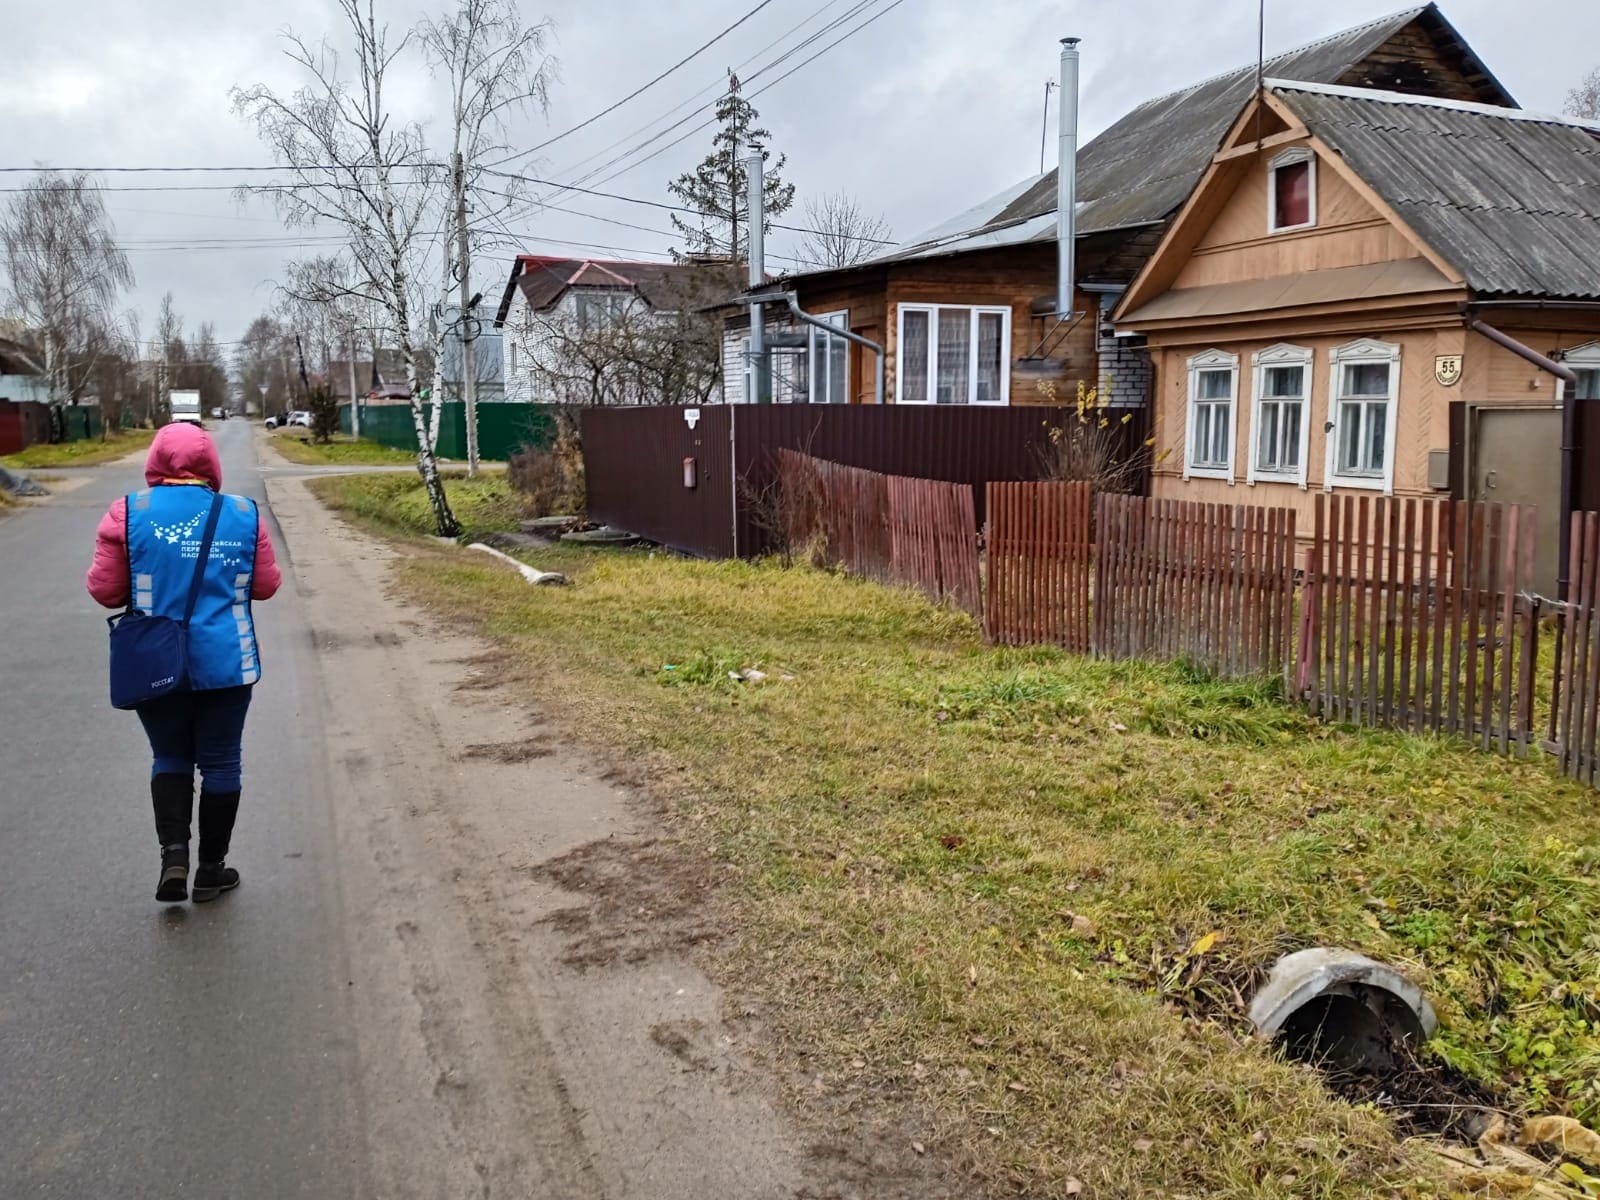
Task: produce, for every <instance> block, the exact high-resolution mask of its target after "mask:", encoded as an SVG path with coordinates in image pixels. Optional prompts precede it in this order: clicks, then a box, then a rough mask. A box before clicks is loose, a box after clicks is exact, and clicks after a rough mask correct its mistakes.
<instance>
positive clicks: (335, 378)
mask: <svg viewBox="0 0 1600 1200" xmlns="http://www.w3.org/2000/svg"><path fill="white" fill-rule="evenodd" d="M432 364H433V355H432V353H431V352H430V351H428V350H419V351H417V373H418V375H419V376H420V377H421V379H422V386H423V387H427V386H429V383H430V382H431V380H432V377H433V366H432ZM350 367H351V364H350V360H349V359H347V358H336V359H332V360H330V361H329V363H328V372H327V376H326V379H327V384H328V387H329V388H330V389H331V390H332V391H333V395H334V398H335V399H337V400H338V402H339V403H340V404H348V403H350V385H351V378H352V374H351V369H350ZM354 380H355V394H356V395H358V396H360V397H361V400H362V403H364V404H409V403H410V402H411V388H410V385H409V384H408V383H407V382H406V363H405V356H404V355H403V354H402V353H401V352H400V351H399V350H398V349H392V348H390V347H380V348H379V349H378V350H377V366H376V368H374V365H373V360H372V358H371V357H370V356H369V357H367V358H358V359H356V360H355V371H354Z"/></svg>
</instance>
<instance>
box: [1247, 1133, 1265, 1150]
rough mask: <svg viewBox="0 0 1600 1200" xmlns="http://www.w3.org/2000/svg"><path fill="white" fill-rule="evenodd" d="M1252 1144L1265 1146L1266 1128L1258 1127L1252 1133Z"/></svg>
mask: <svg viewBox="0 0 1600 1200" xmlns="http://www.w3.org/2000/svg"><path fill="white" fill-rule="evenodd" d="M1250 1144H1251V1145H1252V1146H1258V1147H1259V1146H1265V1145H1266V1144H1267V1131H1266V1130H1265V1129H1258V1130H1256V1131H1255V1132H1254V1133H1252V1134H1251V1135H1250Z"/></svg>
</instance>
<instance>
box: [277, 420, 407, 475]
mask: <svg viewBox="0 0 1600 1200" xmlns="http://www.w3.org/2000/svg"><path fill="white" fill-rule="evenodd" d="M272 448H273V449H274V450H276V451H277V452H278V453H279V454H281V455H283V456H284V457H285V458H286V459H288V460H289V461H290V462H292V463H298V464H300V465H301V466H307V467H321V466H352V467H359V466H373V467H393V466H406V465H408V464H415V463H416V461H417V456H416V455H415V454H413V453H411V452H410V451H409V450H396V449H395V448H394V447H393V446H380V445H379V444H378V443H377V442H372V441H368V440H367V439H366V438H353V437H351V436H350V435H349V434H347V433H340V434H335V435H334V438H333V441H331V442H328V443H326V444H322V445H319V444H317V443H315V442H313V441H312V440H311V435H310V434H309V433H307V432H306V431H305V430H303V429H283V430H278V431H276V432H274V433H273V435H272Z"/></svg>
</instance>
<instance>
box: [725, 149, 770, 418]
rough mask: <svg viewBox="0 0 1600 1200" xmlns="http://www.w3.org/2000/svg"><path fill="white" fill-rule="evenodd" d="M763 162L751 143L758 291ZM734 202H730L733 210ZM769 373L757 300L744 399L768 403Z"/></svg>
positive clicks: (762, 268) (753, 277)
mask: <svg viewBox="0 0 1600 1200" xmlns="http://www.w3.org/2000/svg"><path fill="white" fill-rule="evenodd" d="M762 170H763V163H762V158H761V147H760V146H751V147H750V156H749V158H748V159H747V160H746V170H745V173H746V175H747V176H748V177H749V178H748V183H749V197H748V203H749V208H750V212H749V221H750V287H751V289H752V290H753V291H760V290H761V289H763V288H765V287H766V286H767V267H766V231H767V230H766V226H767V223H766V221H765V220H764V217H765V216H766V214H765V212H763V205H762V195H761V192H762V179H761V174H762ZM738 207H739V206H738V205H737V204H736V205H733V209H734V211H735V212H737V211H738ZM769 381H770V376H769V374H768V372H767V338H766V327H765V322H764V320H763V317H762V312H761V305H760V304H759V303H756V304H752V305H751V306H750V382H751V389H750V390H751V391H753V392H754V393H755V395H754V396H746V397H745V402H746V403H749V402H750V401H752V400H753V401H755V403H757V404H770V403H771V402H772V388H771V385H770V382H769Z"/></svg>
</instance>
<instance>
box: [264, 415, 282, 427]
mask: <svg viewBox="0 0 1600 1200" xmlns="http://www.w3.org/2000/svg"><path fill="white" fill-rule="evenodd" d="M261 423H262V424H263V425H265V426H266V427H267V428H268V429H276V428H277V427H278V426H279V425H282V424H283V422H282V421H281V420H279V419H278V416H277V414H276V413H274V414H273V415H272V416H270V417H268V418H267V419H266V420H265V421H263V422H261Z"/></svg>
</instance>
